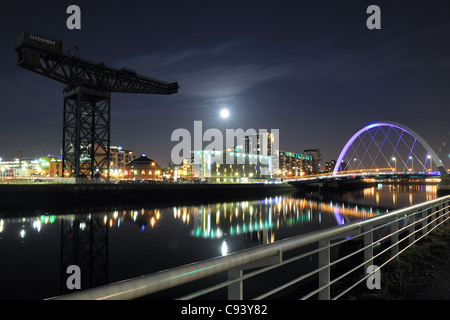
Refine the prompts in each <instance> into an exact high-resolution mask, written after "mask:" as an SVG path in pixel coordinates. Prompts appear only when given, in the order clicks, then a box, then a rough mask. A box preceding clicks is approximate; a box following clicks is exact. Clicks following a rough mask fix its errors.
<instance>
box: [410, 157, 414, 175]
mask: <svg viewBox="0 0 450 320" xmlns="http://www.w3.org/2000/svg"><path fill="white" fill-rule="evenodd" d="M409 159H411V171H412V172H414V161H413V160H414V159H413V157H409Z"/></svg>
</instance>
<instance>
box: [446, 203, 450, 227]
mask: <svg viewBox="0 0 450 320" xmlns="http://www.w3.org/2000/svg"><path fill="white" fill-rule="evenodd" d="M446 207H447V213H446V215H449V212H450V200H447V204H446ZM446 221H447V222H446V223H449V222H450V220H448V219H447V220H446Z"/></svg>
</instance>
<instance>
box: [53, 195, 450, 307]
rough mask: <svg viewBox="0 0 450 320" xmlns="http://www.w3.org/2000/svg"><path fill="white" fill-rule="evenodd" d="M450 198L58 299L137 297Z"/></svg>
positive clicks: (356, 231) (386, 219)
mask: <svg viewBox="0 0 450 320" xmlns="http://www.w3.org/2000/svg"><path fill="white" fill-rule="evenodd" d="M445 200H450V195H448V196H444V197H440V198H437V199H434V200H430V201H427V202H423V203H420V204H416V205H413V206H410V207H407V208H402V209H398V210H394V211H392V212H389V213H384V214H381V215H379V216H375V217H370V218H365V219H363V220H358V221H353V222H350V223H347V224H344V225H337V226H333V227H329V228H326V229H322V230H318V231H314V232H310V233H307V234H302V235H299V236H294V237H291V238H287V239H282V240H278V241H275V242H273V243H270V244H265V245H259V246H257V247H253V248H249V249H245V250H242V251H238V252H235V253H231V254H228V255H225V256H222V257H216V258H212V259H208V260H203V261H199V262H194V263H190V264H187V265H183V266H180V267H176V268H172V269H168V270H164V271H159V272H156V273H152V274H149V275H143V276H140V277H136V278H132V279H128V280H123V281H119V282H115V283H111V284H107V285H103V286H99V287H95V288H91V289H86V290H83V291H77V292H74V293H70V294H66V295H62V296H57V297H54V298H51V299H58V300H64V299H67V300H108V299H123V300H125V299H136V298H140V297H143V296H146V295H149V294H152V293H156V292H159V291H161V290H165V289H169V288H172V287H175V286H178V285H182V284H186V283H188V282H191V281H195V280H199V279H202V278H205V277H208V276H211V275H214V274H218V273H221V272H225V271H228V270H231V269H235V268H238V267H242V266H245V265H248V264H250V263H253V262H257V261H261V260H262V259H265V258H269V257H273V256H276V255H277V254H279V253H280V252H287V251H290V250H293V249H297V248H300V247H304V246H308V245H311V244H317V243H319V242H320V241H326V240H331V239H339V238H342V237H346V236H348V235H349V234H361V230H363V229H364V228H365V227H369V226H373V225H377V224H380V223H383V222H385V221H391V220H392V219H393V218H395V219H397V218H398V216H399V215H403V214H407V213H408V212H413V211H417V210H418V209H422V208H426V207H430V206H433V205H434V204H435V203H440V202H443V201H445Z"/></svg>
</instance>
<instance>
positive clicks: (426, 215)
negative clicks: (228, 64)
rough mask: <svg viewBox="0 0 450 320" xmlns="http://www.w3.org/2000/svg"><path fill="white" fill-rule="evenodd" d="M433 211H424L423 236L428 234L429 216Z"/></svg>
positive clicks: (421, 217) (422, 218)
mask: <svg viewBox="0 0 450 320" xmlns="http://www.w3.org/2000/svg"><path fill="white" fill-rule="evenodd" d="M430 212H431V209H424V210H423V211H422V213H421V215H420V219H421V220H422V235H424V234H426V233H427V232H428V216H429V215H430Z"/></svg>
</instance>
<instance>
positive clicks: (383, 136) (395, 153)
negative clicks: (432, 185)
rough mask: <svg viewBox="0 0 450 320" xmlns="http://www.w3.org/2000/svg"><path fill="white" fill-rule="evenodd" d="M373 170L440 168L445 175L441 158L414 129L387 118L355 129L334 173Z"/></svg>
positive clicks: (396, 170)
mask: <svg viewBox="0 0 450 320" xmlns="http://www.w3.org/2000/svg"><path fill="white" fill-rule="evenodd" d="M417 142H419V143H417ZM433 163H434V165H435V166H434V168H433ZM374 169H376V170H388V171H392V172H394V171H395V172H408V171H410V172H411V171H416V172H419V171H420V172H424V171H431V170H439V171H440V172H441V177H444V175H445V177H446V178H447V177H448V174H447V171H446V170H445V168H444V166H443V164H442V161H441V160H440V159H439V157H438V156H437V154H436V153H435V152H434V150H433V149H432V148H431V147H430V145H429V144H428V143H427V142H426V141H425V140H424V139H423V138H422V137H421V136H420V135H419V134H417V132H415V131H413V130H411V129H410V128H408V127H406V126H405V125H402V124H399V123H395V122H390V121H383V122H379V123H374V124H370V125H368V126H366V127H364V128H362V129H361V130H359V131H358V132H356V133H355V134H354V135H353V136H352V137H351V138H350V140H348V142H347V143H346V145H345V146H344V148H343V149H342V151H341V153H340V155H339V158H338V159H337V160H336V165H335V167H334V170H333V175H334V176H335V175H337V174H338V173H339V172H341V173H342V172H345V171H352V172H358V171H361V172H362V171H364V170H374Z"/></svg>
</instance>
